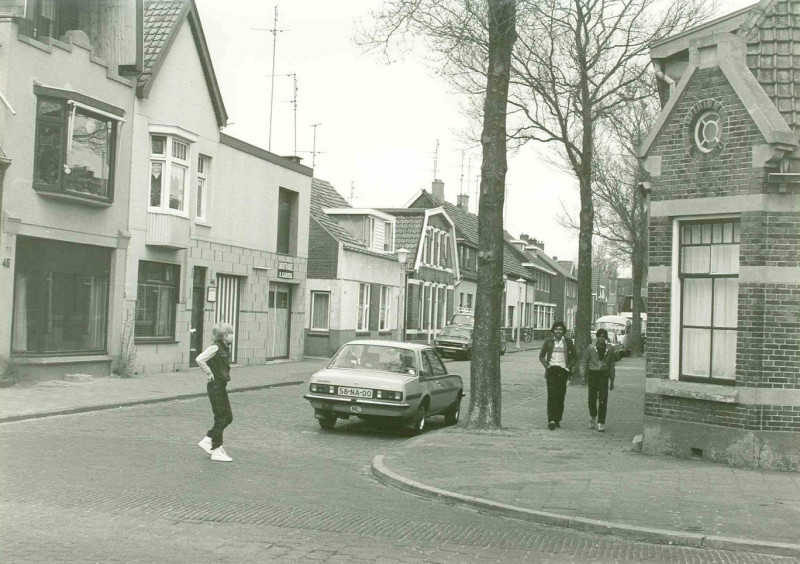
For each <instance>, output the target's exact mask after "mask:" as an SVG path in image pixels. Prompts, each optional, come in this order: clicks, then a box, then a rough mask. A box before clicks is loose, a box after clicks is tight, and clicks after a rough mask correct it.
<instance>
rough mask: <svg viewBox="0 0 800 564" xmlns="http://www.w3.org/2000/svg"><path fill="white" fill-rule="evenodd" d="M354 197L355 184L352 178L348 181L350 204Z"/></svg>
mask: <svg viewBox="0 0 800 564" xmlns="http://www.w3.org/2000/svg"><path fill="white" fill-rule="evenodd" d="M355 199H356V184H355V182H353V181H352V180H351V181H350V205H351V206H352V205H353V201H354V200H355Z"/></svg>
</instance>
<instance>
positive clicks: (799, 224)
mask: <svg viewBox="0 0 800 564" xmlns="http://www.w3.org/2000/svg"><path fill="white" fill-rule="evenodd" d="M742 231H743V232H748V233H752V234H753V236H752V237H750V238H749V239H748V240H743V241H742V247H741V252H740V264H741V265H742V266H782V267H798V266H800V215H798V214H797V213H792V212H789V213H778V212H755V213H745V214H742Z"/></svg>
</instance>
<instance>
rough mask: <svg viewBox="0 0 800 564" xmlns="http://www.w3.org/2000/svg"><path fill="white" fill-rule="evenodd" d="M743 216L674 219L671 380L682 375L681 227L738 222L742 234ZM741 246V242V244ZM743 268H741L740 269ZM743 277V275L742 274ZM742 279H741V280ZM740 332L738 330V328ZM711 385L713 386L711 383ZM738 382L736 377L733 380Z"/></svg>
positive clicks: (724, 215) (717, 215)
mask: <svg viewBox="0 0 800 564" xmlns="http://www.w3.org/2000/svg"><path fill="white" fill-rule="evenodd" d="M741 219H742V217H741V215H740V214H712V215H702V216H679V217H673V218H672V263H671V264H672V267H671V268H670V270H671V276H670V280H671V294H670V328H669V330H670V351H669V353H670V354H669V379H670V380H674V381H679V380H680V379H681V378H680V374H681V366H680V363H681V323H682V317H681V313H682V309H683V302H682V301H681V297H682V294H683V286H682V282H681V276H680V250H681V245H680V234H681V233H680V232H681V229H680V228H681V225H682V224H684V223H687V222H698V221H703V222H705V221H709V222H711V221H718V220H737V221H739V222H740V226H739V229H740V233H741V229H742V227H741ZM740 245H741V242H740ZM739 249H740V251H739V260H741V246H740V247H739ZM740 268H741V267H740ZM740 277H741V274H740ZM740 279H741V278H740ZM737 331H738V328H737ZM710 380H711V378H710V377H709V385H713V382H711V381H710ZM733 381H734V382H736V377H734V378H733Z"/></svg>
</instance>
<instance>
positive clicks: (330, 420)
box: [317, 415, 338, 431]
mask: <svg viewBox="0 0 800 564" xmlns="http://www.w3.org/2000/svg"><path fill="white" fill-rule="evenodd" d="M337 419H338V417H336V416H335V415H326V416H325V417H323V418H322V419H317V421H319V426H320V427H322V428H323V429H325V430H326V431H330V430H331V429H333V428H334V427H335V426H336V420H337Z"/></svg>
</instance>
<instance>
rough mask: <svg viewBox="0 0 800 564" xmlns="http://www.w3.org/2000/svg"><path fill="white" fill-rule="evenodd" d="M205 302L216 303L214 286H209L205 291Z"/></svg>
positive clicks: (215, 288)
mask: <svg viewBox="0 0 800 564" xmlns="http://www.w3.org/2000/svg"><path fill="white" fill-rule="evenodd" d="M206 301H207V302H216V301H217V287H216V286H209V287H208V289H207V290H206Z"/></svg>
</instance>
